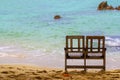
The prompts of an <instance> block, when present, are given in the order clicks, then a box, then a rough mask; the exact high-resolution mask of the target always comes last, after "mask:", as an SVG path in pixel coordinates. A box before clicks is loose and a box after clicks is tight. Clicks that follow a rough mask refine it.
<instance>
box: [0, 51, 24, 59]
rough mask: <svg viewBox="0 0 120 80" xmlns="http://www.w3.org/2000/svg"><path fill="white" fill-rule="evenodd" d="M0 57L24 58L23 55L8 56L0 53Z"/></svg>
mask: <svg viewBox="0 0 120 80" xmlns="http://www.w3.org/2000/svg"><path fill="white" fill-rule="evenodd" d="M0 57H14V58H25V57H26V56H25V55H23V54H8V53H2V52H0Z"/></svg>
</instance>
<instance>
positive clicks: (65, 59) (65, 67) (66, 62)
mask: <svg viewBox="0 0 120 80" xmlns="http://www.w3.org/2000/svg"><path fill="white" fill-rule="evenodd" d="M65 72H67V59H66V56H65Z"/></svg>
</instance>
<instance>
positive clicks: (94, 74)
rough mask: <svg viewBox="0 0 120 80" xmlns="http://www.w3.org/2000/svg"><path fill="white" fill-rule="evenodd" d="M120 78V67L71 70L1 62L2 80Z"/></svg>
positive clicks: (106, 79)
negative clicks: (98, 69)
mask: <svg viewBox="0 0 120 80" xmlns="http://www.w3.org/2000/svg"><path fill="white" fill-rule="evenodd" d="M13 79H15V80H80V79H81V80H93V79H94V80H103V79H104V80H110V79H111V80H112V79H113V80H119V79H120V69H117V70H107V71H105V72H104V71H97V70H90V71H87V72H86V73H85V72H83V71H82V70H70V71H68V74H66V73H64V70H62V69H57V68H56V69H55V68H48V67H46V68H45V67H40V66H36V65H25V64H0V80H13Z"/></svg>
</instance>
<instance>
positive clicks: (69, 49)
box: [64, 35, 106, 72]
mask: <svg viewBox="0 0 120 80" xmlns="http://www.w3.org/2000/svg"><path fill="white" fill-rule="evenodd" d="M74 39H76V41H78V44H77V47H74V46H73V45H74V41H73V40H74ZM95 41H97V43H96V45H97V46H94V45H93V44H94V42H95ZM85 44H86V46H85ZM64 50H65V71H66V72H67V68H83V69H84V70H85V71H86V69H87V68H102V69H103V70H105V69H106V48H105V37H104V36H86V43H85V39H84V36H74V35H73V36H66V48H64ZM91 53H92V55H90V54H91ZM70 54H73V55H72V56H71V55H70ZM77 54H80V55H77ZM93 54H95V55H93ZM96 54H101V55H96ZM69 59H72V60H74V59H75V60H76V59H83V60H84V64H83V65H67V60H69ZM90 59H95V60H98V59H101V60H103V64H102V65H87V63H86V61H87V60H90Z"/></svg>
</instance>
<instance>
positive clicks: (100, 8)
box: [97, 1, 108, 10]
mask: <svg viewBox="0 0 120 80" xmlns="http://www.w3.org/2000/svg"><path fill="white" fill-rule="evenodd" d="M107 6H108V4H107V1H103V2H101V3H100V4H99V5H98V8H97V9H98V10H106V8H107Z"/></svg>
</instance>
